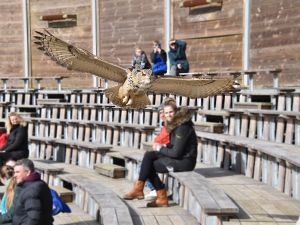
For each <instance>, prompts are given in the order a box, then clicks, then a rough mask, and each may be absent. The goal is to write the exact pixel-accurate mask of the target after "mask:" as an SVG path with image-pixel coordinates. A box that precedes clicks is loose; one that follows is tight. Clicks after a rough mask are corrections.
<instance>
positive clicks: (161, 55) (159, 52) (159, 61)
mask: <svg viewBox="0 0 300 225" xmlns="http://www.w3.org/2000/svg"><path fill="white" fill-rule="evenodd" d="M150 58H151V62H152V63H153V65H152V72H153V74H154V75H164V74H165V73H166V72H167V69H168V68H167V53H166V52H165V50H163V49H162V48H161V45H160V43H159V41H157V40H156V41H153V51H152V52H151V54H150Z"/></svg>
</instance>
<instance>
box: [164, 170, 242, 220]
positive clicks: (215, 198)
mask: <svg viewBox="0 0 300 225" xmlns="http://www.w3.org/2000/svg"><path fill="white" fill-rule="evenodd" d="M168 183H171V184H173V185H172V186H171V187H169V189H172V195H173V199H174V200H175V201H176V203H177V204H179V205H180V206H182V207H183V208H184V209H186V210H188V211H189V212H190V213H191V214H192V215H193V216H194V217H195V218H196V219H197V221H198V222H199V223H200V224H205V225H214V224H221V223H222V221H224V220H228V218H229V217H231V216H234V215H236V214H237V213H238V212H239V208H238V207H237V206H236V204H235V203H234V202H233V201H232V200H231V199H230V198H229V197H228V196H227V195H226V194H225V192H224V191H223V190H222V189H220V188H218V187H217V186H215V185H214V184H212V183H211V182H209V181H208V180H207V179H206V178H205V177H204V176H202V175H201V174H199V173H197V172H177V173H174V172H170V174H169V177H168Z"/></svg>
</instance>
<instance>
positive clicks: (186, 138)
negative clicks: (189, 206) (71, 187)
mask: <svg viewBox="0 0 300 225" xmlns="http://www.w3.org/2000/svg"><path fill="white" fill-rule="evenodd" d="M164 114H165V117H166V127H167V130H168V132H169V133H170V143H169V144H168V145H167V146H165V147H161V148H160V150H159V151H148V152H146V153H145V155H144V157H143V160H142V165H141V170H140V174H139V179H138V181H136V182H135V184H134V187H133V189H132V190H131V191H130V192H128V193H127V194H125V195H124V197H123V198H124V199H129V200H130V199H135V198H138V199H141V198H144V191H143V190H144V185H145V181H146V180H147V179H149V180H150V181H151V183H152V184H153V185H154V187H155V190H156V192H157V198H156V200H154V201H152V202H150V203H148V204H147V207H160V206H168V205H169V203H168V198H167V190H166V189H165V188H164V184H163V183H162V181H161V180H160V179H159V177H158V174H157V173H168V172H169V171H170V170H172V171H175V172H178V171H192V170H193V169H194V168H195V165H196V158H197V136H196V133H195V130H194V127H193V123H192V121H191V113H190V111H189V110H188V109H187V108H186V107H182V108H180V109H176V108H174V104H166V105H164Z"/></svg>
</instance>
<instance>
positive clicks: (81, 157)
mask: <svg viewBox="0 0 300 225" xmlns="http://www.w3.org/2000/svg"><path fill="white" fill-rule="evenodd" d="M29 141H30V142H32V143H31V145H30V156H31V157H32V158H38V159H53V160H55V161H64V162H65V163H66V164H74V165H79V166H82V167H88V168H93V167H94V164H95V163H97V162H101V161H102V157H103V155H104V154H105V153H106V152H107V151H109V150H110V149H111V148H112V146H111V145H107V144H100V143H92V142H83V141H76V140H66V139H57V138H55V139H54V138H45V137H44V138H43V137H34V136H30V137H29ZM34 143H43V148H41V149H40V148H39V147H40V146H39V145H36V144H34Z"/></svg>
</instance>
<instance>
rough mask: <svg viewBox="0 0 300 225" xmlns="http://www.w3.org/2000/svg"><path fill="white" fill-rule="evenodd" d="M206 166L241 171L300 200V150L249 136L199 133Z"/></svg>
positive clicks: (202, 155) (202, 156)
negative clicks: (299, 177)
mask: <svg viewBox="0 0 300 225" xmlns="http://www.w3.org/2000/svg"><path fill="white" fill-rule="evenodd" d="M197 136H198V138H199V139H200V140H201V142H200V143H199V145H200V148H199V149H200V152H199V155H200V156H199V157H200V158H201V159H202V161H203V162H204V163H206V164H210V165H215V166H221V167H223V168H225V169H231V170H234V171H237V172H240V173H242V174H244V175H246V176H247V177H251V178H253V179H255V180H258V181H262V182H264V183H267V184H269V185H271V186H273V187H274V188H276V189H278V190H280V191H282V192H285V193H286V194H288V195H290V196H292V197H293V198H296V199H299V198H300V192H299V188H298V187H299V179H298V178H297V177H298V176H299V166H300V156H299V147H297V146H294V145H290V144H282V143H276V142H270V141H263V140H257V139H253V138H247V137H242V136H240V137H236V136H233V135H226V134H214V133H206V132H200V131H197Z"/></svg>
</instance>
